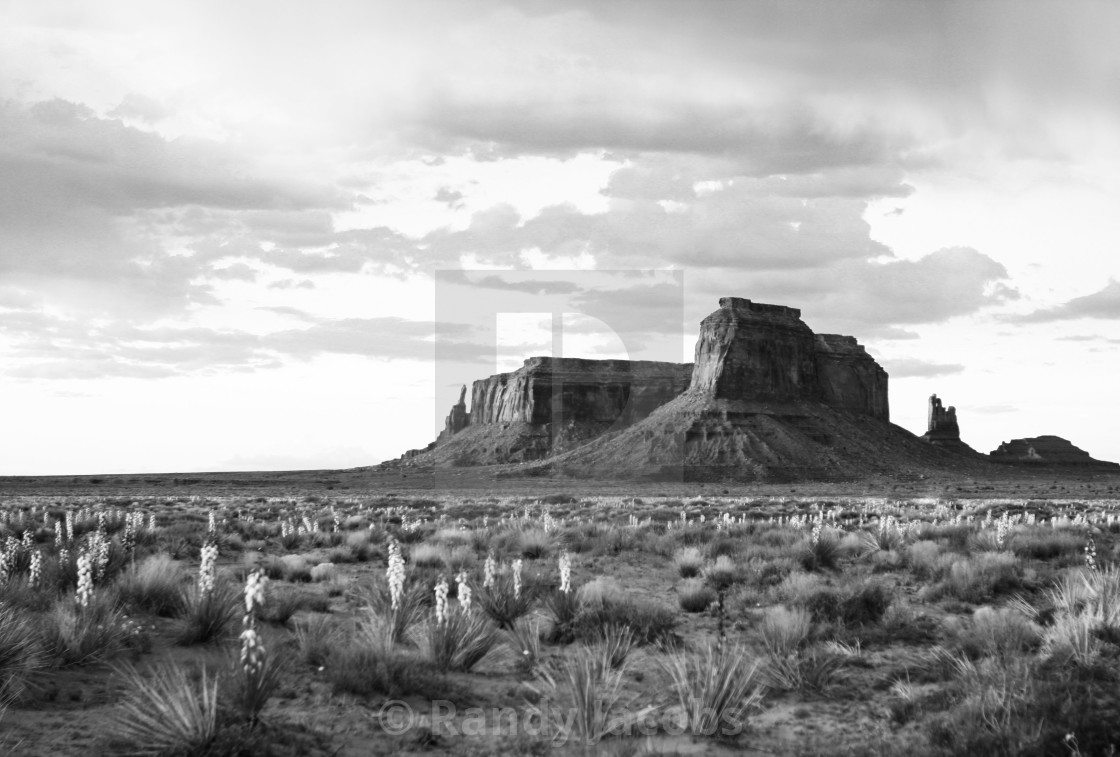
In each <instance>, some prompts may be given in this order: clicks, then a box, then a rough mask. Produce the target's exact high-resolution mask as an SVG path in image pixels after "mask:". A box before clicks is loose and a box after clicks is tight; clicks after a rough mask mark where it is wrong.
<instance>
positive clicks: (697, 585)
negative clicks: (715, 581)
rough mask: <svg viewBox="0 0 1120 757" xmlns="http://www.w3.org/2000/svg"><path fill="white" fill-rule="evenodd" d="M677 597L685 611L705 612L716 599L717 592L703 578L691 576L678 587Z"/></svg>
mask: <svg viewBox="0 0 1120 757" xmlns="http://www.w3.org/2000/svg"><path fill="white" fill-rule="evenodd" d="M677 598H678V600H679V601H680V605H681V609H682V610H684V611H685V612H704V611H705V610H707V609H708V608H709V607H711V605H712V603H713V602H715V601H716V598H717V596H716V592H715V589H713V588H712V587H711V586H709V585H708V584H707V583H706V582H705V581H704V579H702V578H689V579H687V580H686V581H685V582H684V583H682V584H681V585H680V588H678V589H677Z"/></svg>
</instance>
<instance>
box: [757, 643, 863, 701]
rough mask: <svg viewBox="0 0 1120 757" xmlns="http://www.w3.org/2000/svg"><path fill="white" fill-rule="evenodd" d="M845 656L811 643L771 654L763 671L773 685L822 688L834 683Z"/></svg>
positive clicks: (782, 688) (798, 688) (829, 686)
mask: <svg viewBox="0 0 1120 757" xmlns="http://www.w3.org/2000/svg"><path fill="white" fill-rule="evenodd" d="M844 659H845V658H844V656H842V655H838V654H834V653H833V652H831V651H829V650H828V649H825V648H822V647H813V648H811V649H808V650H805V651H801V652H791V653H790V654H787V655H785V656H781V657H778V656H774V655H771V656H770V657H769V658H768V659H767V661H766V667H765V668H764V671H763V672H764V675H765V680H766V683H767V685H768V686H769V687H770V688H773V689H777V690H782V691H814V692H824V691H827V690H828V689H830V688H832V686H833V685H834V684H836V683H837V680H838V678H839V673H840V668H841V667H843V665H844Z"/></svg>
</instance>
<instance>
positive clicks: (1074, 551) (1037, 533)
mask: <svg viewBox="0 0 1120 757" xmlns="http://www.w3.org/2000/svg"><path fill="white" fill-rule="evenodd" d="M1084 547H1085V540H1084V538H1083V537H1082V536H1080V535H1079V534H1072V533H1069V532H1068V531H1055V530H1053V529H1045V530H1042V529H1032V530H1030V531H1021V532H1017V533H1015V534H1013V535H1012V537H1011V539H1010V541H1009V548H1010V549H1011V551H1012V552H1013V553H1014V554H1016V555H1018V556H1019V557H1027V558H1031V559H1034V560H1046V561H1051V560H1056V561H1058V562H1059V564H1063V563H1065V564H1071V563H1077V562H1081V561H1082V560H1083V559H1084V553H1083V551H1082V550H1083V549H1084Z"/></svg>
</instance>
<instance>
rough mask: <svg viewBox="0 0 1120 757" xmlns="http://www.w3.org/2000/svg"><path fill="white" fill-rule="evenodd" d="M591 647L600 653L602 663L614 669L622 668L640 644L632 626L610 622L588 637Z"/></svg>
mask: <svg viewBox="0 0 1120 757" xmlns="http://www.w3.org/2000/svg"><path fill="white" fill-rule="evenodd" d="M588 641H589V642H590V645H589V649H590V650H591V652H592V653H593V654H597V655H599V657H600V658H601V661H602V664H603V665H604V666H605V667H607V668H610V669H612V670H622V669H623V667H624V666H625V665H626V661H627V660H628V659H629V657H630V652H631V651H633V649H634V648H635V647H637V646H638V641H637V638H636V637H635V636H634V629H633V628H631V627H630V626H626V625H619V624H617V623H608V624H607V625H605V626H603V627H602V628H600V629H598V630H597V631H596V632H595V633H593V634H592V635H591V637H590V638H589V639H588Z"/></svg>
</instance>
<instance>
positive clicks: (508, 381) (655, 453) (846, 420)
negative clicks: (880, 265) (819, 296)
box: [410, 297, 983, 480]
mask: <svg viewBox="0 0 1120 757" xmlns="http://www.w3.org/2000/svg"><path fill="white" fill-rule="evenodd" d="M719 304H720V307H719V310H717V311H715V312H714V313H712V314H711V315H709V316H708V317H707V318H705V319H704V320H703V322H702V323H701V326H700V335H699V339H698V341H697V345H696V360H695V363H693V364H685V365H678V364H675V363H654V362H641V361H636V362H632V361H623V360H580V359H574V358H545V357H534V358H529V359H528V360H526V361H525V364H524V365H523V366H522V367H521V368H519V369H518V370H516V371H512V372H510V373H501V374H497V375H495V376H490V377H489V378H486V379H481V380H479V381H475V382H474V385H473V386H472V387H471V407H470V411H469V412H467V409H466V405H465V393H463V394H461V395H460V399H459V402H458V403H457V404H456V405H455V406H453V407H452V409H451V413H450V414H449V415H448V418H447V421H446V423H445V424H444V430H443V432H442V433H441V434H440V436H439V439H437V442H436V443H435V446H434V447H431V446H430V447H429V448H428V449H427V450H425V451H422V452H420V453H419V454H416V455H415V456H413V457H411V458H410V464H414V465H421V464H430V465H448V464H450V465H484V464H492V463H514V462H519V463H527V462H528V463H532V464H533V465H534V466H537V467H539V468H542V469H552V470H562V471H565V472H567V471H576V472H578V474H579V475H605V476H609V477H620V476H623V477H625V476H633V475H641V476H647V475H652V476H662V477H672V478H676V477H681V478H684V479H696V478H699V479H723V478H735V479H751V480H755V479H769V480H793V479H803V478H853V477H858V476H862V475H867V474H871V473H898V472H905V471H910V472H912V473H915V474H924V473H925V472H932V471H934V470H937V469H942V470H943V469H944V468H945V467H948V466H950V465H956V466H961V465H967V464H968V460H969V459H970V458H969V459H966V456H962V455H960V454H959V452H958V453H954V452H949V451H944V450H942V449H940V448H939V446H938V445H931V444H923V443H922V441H921V440H919V439H918V437H916V436H914V435H913V434H911V433H910V432H908V431H906V430H904V429H901V428H899V427H897V426H894V425H892V424H891V423H890V422H889V418H890V409H889V405H888V399H887V373H886V371H884V370H883V369H882V367H880V366H879V365H878V363H876V362H875V360H874V359H873V358H872V357H871V356H870V355H869V354H868V353H867V351H866V350H864V348H863V347H862V346H860V344H859V343H858V342H857V341H856V340H855V338H854V337H850V336H841V335H837V334H814V333H813V331H812V330H811V329H810V328H809V327H808V326H807V325H806V324H805V323H804V322H803V321H802V320H801V313H800V311H799V310H797V309H796V308H790V307H784V306H780V305H766V304H762V303H755V302H751V301H750V300H748V299H744V298H739V297H724V298H722V299H721V300H720V301H719ZM945 428H948V427H947V426H946V427H945ZM957 442H958V444H960V448H961V449H963V450H968V447H967V446H966V445H964V444H963V443H960V442H959V436H958V439H957ZM976 457H977V458H979V459H981V460H982V459H983V458H982V457H981V456H979V455H976ZM534 461H536V462H534ZM519 470H528V469H519Z"/></svg>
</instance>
